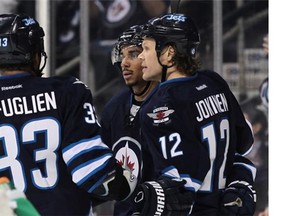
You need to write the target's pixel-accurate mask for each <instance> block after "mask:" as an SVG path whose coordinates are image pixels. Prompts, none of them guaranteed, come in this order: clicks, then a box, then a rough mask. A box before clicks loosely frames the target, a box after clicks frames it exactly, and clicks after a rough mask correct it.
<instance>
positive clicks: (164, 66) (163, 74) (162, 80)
mask: <svg viewBox="0 0 288 216" xmlns="http://www.w3.org/2000/svg"><path fill="white" fill-rule="evenodd" d="M167 68H168V67H167V65H162V77H161V82H165V81H166V76H167Z"/></svg>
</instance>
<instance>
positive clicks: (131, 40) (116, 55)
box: [111, 25, 143, 65]
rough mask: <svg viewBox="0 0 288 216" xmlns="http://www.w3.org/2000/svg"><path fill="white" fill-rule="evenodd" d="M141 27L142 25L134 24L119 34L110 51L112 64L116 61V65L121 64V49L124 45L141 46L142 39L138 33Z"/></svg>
mask: <svg viewBox="0 0 288 216" xmlns="http://www.w3.org/2000/svg"><path fill="white" fill-rule="evenodd" d="M142 29H143V25H134V26H132V27H130V28H129V29H127V30H126V31H124V32H123V33H122V34H121V35H120V37H119V38H118V41H117V42H116V44H115V46H114V48H113V51H112V56H111V59H112V64H113V65H114V64H115V63H117V64H118V65H119V64H121V61H122V57H121V49H122V48H123V47H124V46H132V45H134V46H139V47H140V46H141V44H142V41H143V39H142V37H141V35H140V33H141V31H142Z"/></svg>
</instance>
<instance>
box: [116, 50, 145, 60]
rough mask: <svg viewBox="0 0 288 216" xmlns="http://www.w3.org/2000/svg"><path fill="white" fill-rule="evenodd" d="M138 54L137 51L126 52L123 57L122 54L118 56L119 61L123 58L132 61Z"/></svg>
mask: <svg viewBox="0 0 288 216" xmlns="http://www.w3.org/2000/svg"><path fill="white" fill-rule="evenodd" d="M139 54H140V52H139V51H136V50H135V51H130V52H128V53H127V54H126V55H124V54H123V53H122V54H121V55H120V57H121V59H122V60H123V59H124V58H127V59H129V60H134V59H137V58H138V55H139Z"/></svg>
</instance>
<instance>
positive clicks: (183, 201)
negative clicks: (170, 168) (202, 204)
mask: <svg viewBox="0 0 288 216" xmlns="http://www.w3.org/2000/svg"><path fill="white" fill-rule="evenodd" d="M185 183H186V181H185V180H184V179H169V178H162V179H159V180H157V181H148V182H144V183H143V184H140V185H139V186H138V188H137V191H136V196H135V197H134V203H135V205H136V212H135V213H134V214H133V215H145V216H146V215H147V216H148V215H149V216H150V215H153V216H154V215H171V216H172V215H173V216H174V215H177V216H178V215H179V216H180V215H185V216H186V215H188V214H189V213H190V211H191V210H192V205H193V202H194V193H193V192H191V191H188V190H186V189H185V187H184V185H185Z"/></svg>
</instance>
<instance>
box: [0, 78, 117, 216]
mask: <svg viewBox="0 0 288 216" xmlns="http://www.w3.org/2000/svg"><path fill="white" fill-rule="evenodd" d="M99 133H100V126H99V124H98V122H97V118H96V115H95V109H94V107H93V105H92V95H91V93H90V90H88V88H87V86H85V85H84V84H83V83H82V82H81V81H79V80H77V79H76V78H60V77H58V78H57V77H54V78H53V77H52V78H40V77H34V76H31V75H15V76H2V77H0V176H7V177H8V178H9V179H10V180H11V181H13V183H14V184H15V186H16V187H17V188H18V189H19V190H22V191H24V192H25V193H26V195H27V197H28V199H29V200H30V201H31V202H32V203H33V204H34V205H35V207H36V208H37V210H38V211H39V212H40V214H41V215H88V214H89V212H90V210H91V201H90V198H89V193H92V192H93V191H94V190H95V188H97V186H99V184H101V182H102V181H103V179H104V178H105V177H106V176H107V174H108V173H109V172H111V171H113V169H114V165H115V163H116V160H115V159H114V158H113V153H112V151H111V150H110V149H109V148H108V147H107V146H106V145H105V144H103V143H102V140H101V137H100V135H99Z"/></svg>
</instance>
